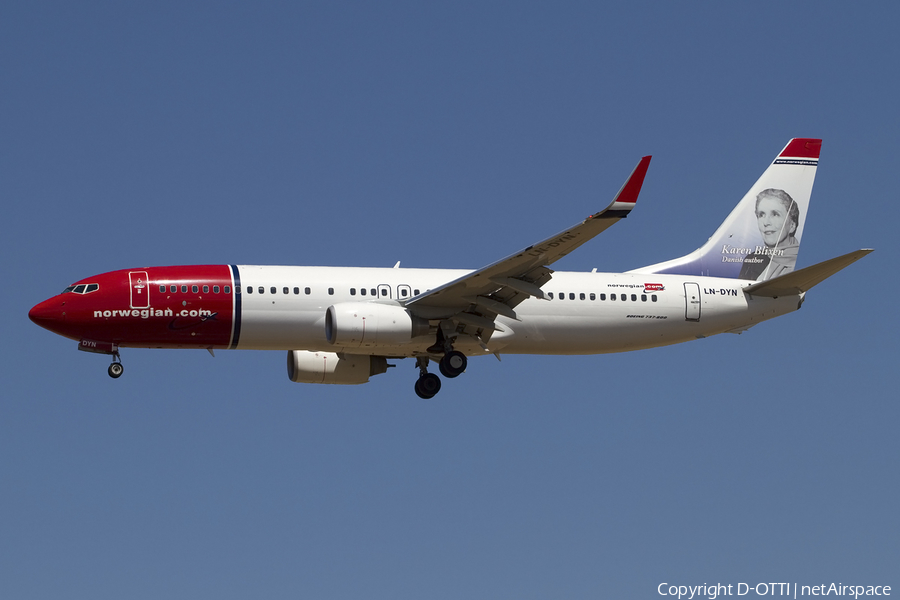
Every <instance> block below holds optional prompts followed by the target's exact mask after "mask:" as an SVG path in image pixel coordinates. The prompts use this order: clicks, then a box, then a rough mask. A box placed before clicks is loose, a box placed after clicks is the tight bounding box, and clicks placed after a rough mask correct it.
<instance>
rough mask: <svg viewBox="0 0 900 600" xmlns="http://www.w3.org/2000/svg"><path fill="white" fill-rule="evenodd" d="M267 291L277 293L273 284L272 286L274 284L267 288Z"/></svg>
mask: <svg viewBox="0 0 900 600" xmlns="http://www.w3.org/2000/svg"><path fill="white" fill-rule="evenodd" d="M269 293H270V294H277V293H278V291H277V290H276V289H275V286H274V285H273V286H272V287H270V288H269Z"/></svg>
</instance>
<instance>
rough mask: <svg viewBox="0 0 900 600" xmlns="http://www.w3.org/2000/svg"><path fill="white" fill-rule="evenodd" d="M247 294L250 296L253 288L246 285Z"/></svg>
mask: <svg viewBox="0 0 900 600" xmlns="http://www.w3.org/2000/svg"><path fill="white" fill-rule="evenodd" d="M247 293H248V294H252V293H253V286H252V285H248V286H247Z"/></svg>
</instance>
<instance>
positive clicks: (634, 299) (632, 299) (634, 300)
mask: <svg viewBox="0 0 900 600" xmlns="http://www.w3.org/2000/svg"><path fill="white" fill-rule="evenodd" d="M631 301H632V302H637V294H632V295H631Z"/></svg>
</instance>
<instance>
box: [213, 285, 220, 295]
mask: <svg viewBox="0 0 900 600" xmlns="http://www.w3.org/2000/svg"><path fill="white" fill-rule="evenodd" d="M218 293H219V286H217V285H214V286H213V294H218Z"/></svg>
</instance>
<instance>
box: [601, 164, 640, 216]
mask: <svg viewBox="0 0 900 600" xmlns="http://www.w3.org/2000/svg"><path fill="white" fill-rule="evenodd" d="M651 158H652V157H651V156H645V157H643V158H642V159H641V161H640V162H639V163H638V165H637V166H636V167H635V168H634V171H632V172H631V175H630V176H629V177H628V180H627V181H626V182H625V185H623V186H622V189H620V190H619V193H618V194H616V198H615V200H613V201H612V203H611V204H610V205H609V206H607V207H606V209H605V210H604V211H601V212H606V211H615V210H624V211H626V212H627V211H630V210H631V209H632V208H634V205H635V203H636V202H637V199H638V194H640V193H641V186H643V185H644V177H645V176H646V175H647V168H648V167H649V166H650V159H651ZM599 214H600V213H597V215H599ZM597 215H595V216H597ZM620 216H621V215H620Z"/></svg>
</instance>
